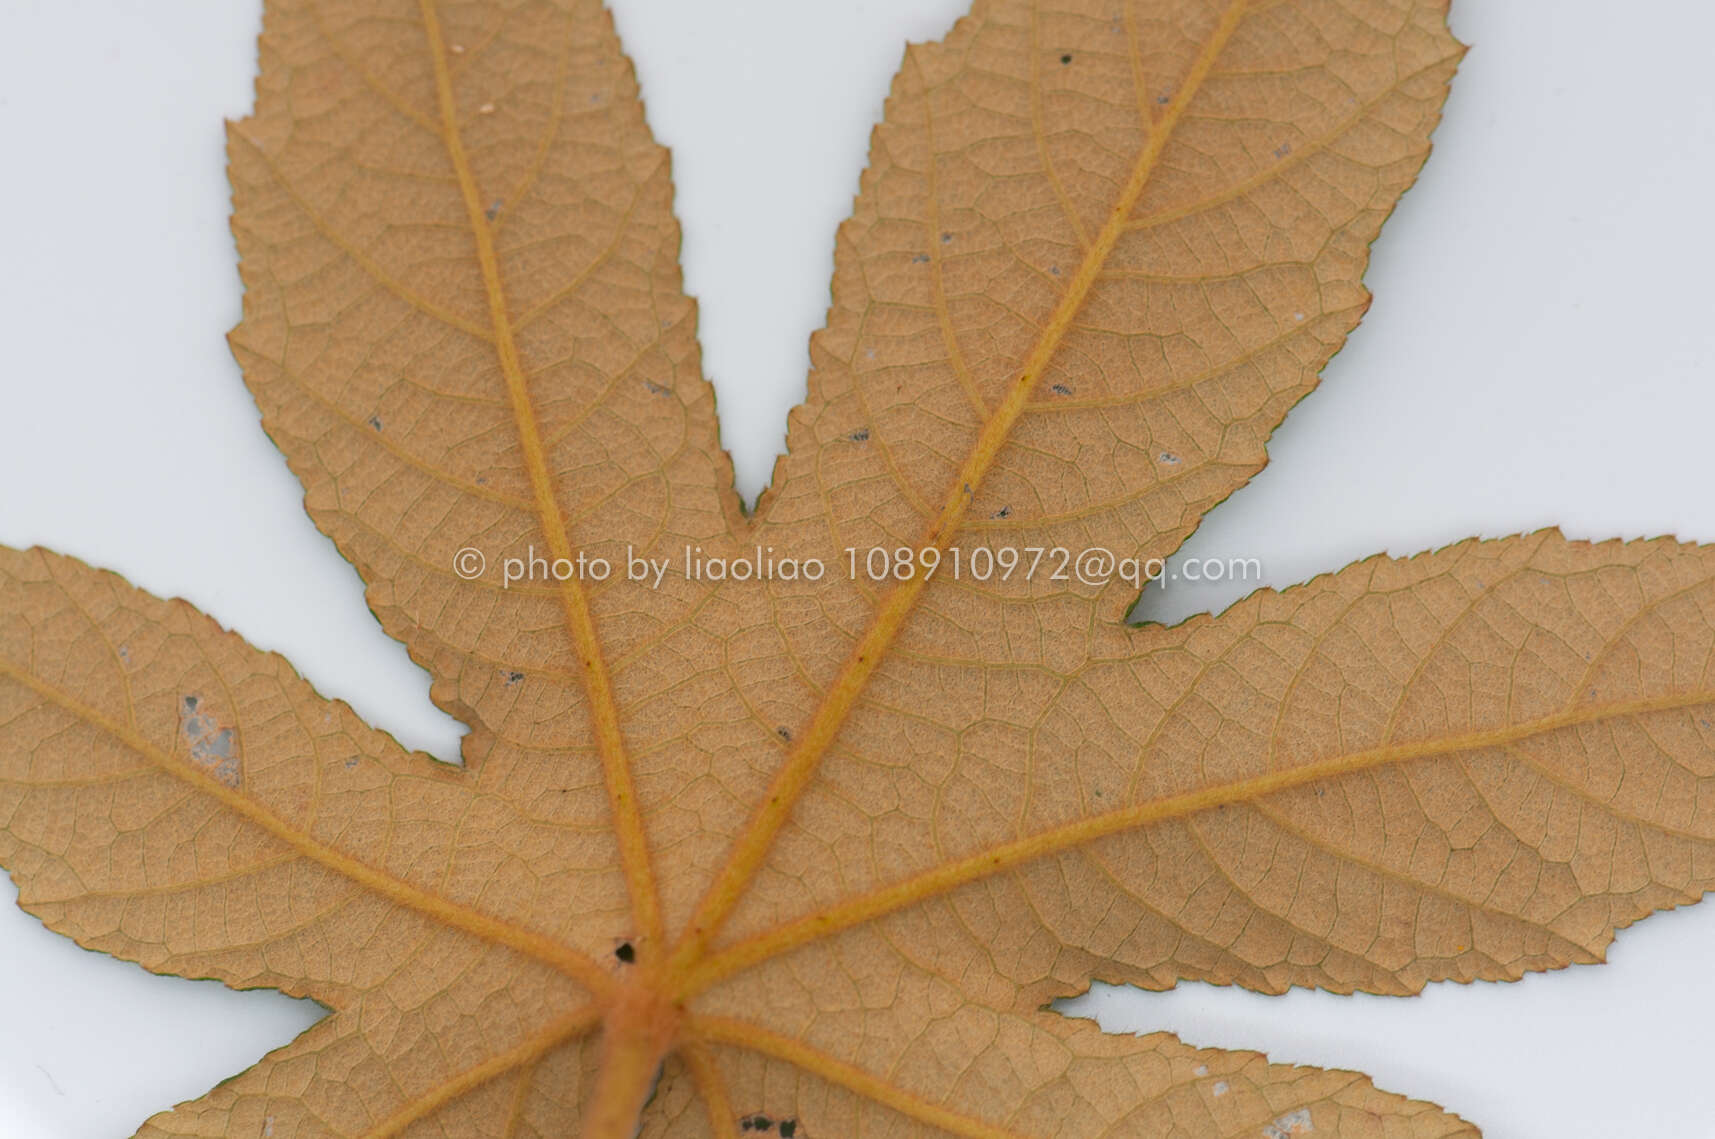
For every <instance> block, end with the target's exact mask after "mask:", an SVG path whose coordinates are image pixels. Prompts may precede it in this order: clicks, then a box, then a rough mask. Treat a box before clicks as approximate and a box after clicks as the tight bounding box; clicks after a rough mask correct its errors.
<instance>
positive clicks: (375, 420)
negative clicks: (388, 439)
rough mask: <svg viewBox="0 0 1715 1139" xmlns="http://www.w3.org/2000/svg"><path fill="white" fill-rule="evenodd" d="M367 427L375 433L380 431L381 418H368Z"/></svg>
mask: <svg viewBox="0 0 1715 1139" xmlns="http://www.w3.org/2000/svg"><path fill="white" fill-rule="evenodd" d="M369 426H371V427H373V428H375V430H377V431H379V430H381V417H380V416H379V415H372V416H370V417H369Z"/></svg>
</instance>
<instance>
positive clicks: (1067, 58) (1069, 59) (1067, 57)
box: [1060, 55, 1072, 64]
mask: <svg viewBox="0 0 1715 1139" xmlns="http://www.w3.org/2000/svg"><path fill="white" fill-rule="evenodd" d="M1060 62H1061V63H1062V64H1066V63H1071V62H1072V57H1071V56H1070V55H1063V56H1061V57H1060Z"/></svg>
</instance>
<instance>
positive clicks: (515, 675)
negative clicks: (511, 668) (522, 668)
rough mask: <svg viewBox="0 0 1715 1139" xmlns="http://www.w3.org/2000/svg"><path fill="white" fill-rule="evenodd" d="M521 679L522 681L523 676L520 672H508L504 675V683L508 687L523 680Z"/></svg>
mask: <svg viewBox="0 0 1715 1139" xmlns="http://www.w3.org/2000/svg"><path fill="white" fill-rule="evenodd" d="M523 679H524V674H523V673H522V672H509V673H507V674H506V683H507V685H508V686H510V685H513V684H517V683H518V682H519V681H520V680H523Z"/></svg>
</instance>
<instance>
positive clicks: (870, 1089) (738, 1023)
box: [686, 1016, 1024, 1139]
mask: <svg viewBox="0 0 1715 1139" xmlns="http://www.w3.org/2000/svg"><path fill="white" fill-rule="evenodd" d="M686 1028H687V1030H688V1031H689V1032H690V1033H691V1034H692V1035H693V1036H694V1037H697V1038H701V1039H703V1040H707V1041H710V1042H712V1043H717V1044H730V1045H733V1046H735V1047H738V1048H745V1049H749V1050H750V1051H752V1052H760V1053H761V1054H762V1055H764V1056H772V1057H774V1058H775V1059H776V1060H784V1061H785V1062H786V1063H788V1064H791V1065H793V1066H795V1067H798V1068H802V1069H803V1070H804V1071H806V1072H809V1073H811V1074H812V1075H816V1076H820V1077H821V1078H822V1079H824V1080H827V1081H828V1082H829V1083H832V1084H838V1085H839V1086H840V1087H842V1088H845V1089H847V1090H848V1091H853V1092H856V1093H857V1094H858V1095H860V1096H863V1097H864V1098H865V1099H868V1100H873V1101H874V1102H876V1103H879V1104H881V1105H882V1106H883V1107H886V1108H890V1109H892V1110H893V1111H897V1112H898V1113H899V1114H901V1115H903V1116H905V1117H906V1118H907V1119H914V1120H916V1121H917V1122H919V1123H926V1124H928V1125H929V1126H930V1127H938V1128H940V1129H941V1130H942V1131H948V1132H951V1133H952V1134H954V1135H962V1136H965V1137H966V1139H1024V1136H1021V1135H1019V1134H1018V1133H1017V1132H1016V1131H1008V1130H1006V1129H1005V1128H1003V1127H996V1126H994V1125H993V1124H992V1123H984V1122H983V1121H982V1120H980V1119H974V1118H972V1117H971V1116H968V1115H961V1114H960V1113H958V1112H956V1111H949V1110H948V1109H947V1108H944V1107H941V1106H940V1105H938V1104H934V1103H930V1102H929V1101H928V1100H926V1099H924V1098H923V1097H921V1096H917V1095H913V1094H911V1093H910V1092H908V1091H905V1090H904V1089H903V1088H899V1087H895V1086H894V1085H893V1084H890V1083H888V1082H887V1081H886V1080H883V1079H880V1078H878V1077H876V1076H872V1075H870V1074H869V1073H868V1072H866V1071H864V1070H863V1069H862V1068H856V1067H853V1066H852V1065H850V1064H847V1063H845V1062H844V1061H843V1060H836V1059H834V1057H832V1056H829V1055H828V1054H827V1053H825V1052H819V1051H817V1050H816V1049H814V1048H812V1047H810V1046H809V1045H808V1044H805V1043H804V1042H803V1041H802V1040H794V1039H793V1038H792V1037H790V1036H781V1035H780V1034H779V1033H777V1032H770V1031H769V1030H768V1029H766V1028H763V1027H762V1026H760V1025H756V1024H751V1023H749V1022H747V1021H742V1020H732V1019H729V1018H727V1017H724V1016H693V1017H691V1018H690V1021H689V1023H688V1024H687V1025H686Z"/></svg>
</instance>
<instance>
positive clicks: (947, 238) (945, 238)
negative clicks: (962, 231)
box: [941, 233, 953, 245]
mask: <svg viewBox="0 0 1715 1139" xmlns="http://www.w3.org/2000/svg"><path fill="white" fill-rule="evenodd" d="M951 240H953V235H952V234H950V233H943V234H942V235H941V244H942V245H945V244H947V242H949V241H951Z"/></svg>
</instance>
